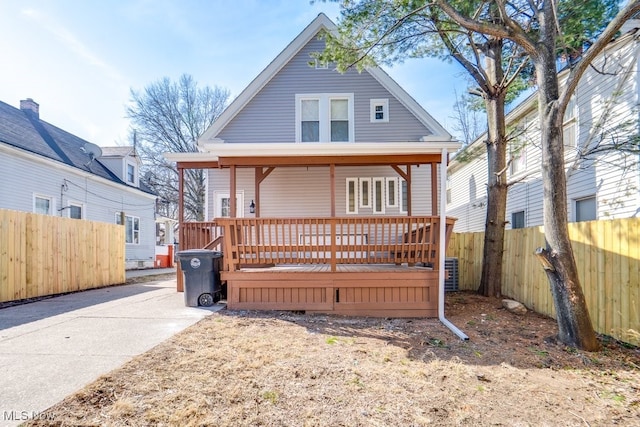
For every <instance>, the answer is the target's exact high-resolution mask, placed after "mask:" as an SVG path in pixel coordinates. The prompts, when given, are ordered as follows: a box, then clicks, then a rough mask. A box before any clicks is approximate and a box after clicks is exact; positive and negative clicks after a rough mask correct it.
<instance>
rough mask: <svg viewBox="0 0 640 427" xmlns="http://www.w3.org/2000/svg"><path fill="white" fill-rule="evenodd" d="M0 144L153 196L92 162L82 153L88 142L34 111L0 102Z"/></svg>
mask: <svg viewBox="0 0 640 427" xmlns="http://www.w3.org/2000/svg"><path fill="white" fill-rule="evenodd" d="M0 143H3V144H7V145H9V146H11V147H14V148H18V149H20V150H24V151H27V152H29V153H32V154H35V155H38V156H42V157H45V158H47V159H50V160H52V161H54V162H59V163H63V164H65V165H67V166H70V167H73V168H75V169H79V170H81V171H84V172H88V173H91V174H93V175H96V176H99V177H101V178H104V179H107V180H109V181H112V182H115V183H117V184H121V185H124V186H126V187H129V188H135V189H139V190H142V191H144V192H146V193H150V194H153V191H151V189H150V188H149V187H147V186H145V185H143V184H141V185H140V188H137V187H132V186H130V185H128V184H127V183H125V182H123V181H122V180H121V179H120V178H118V177H117V176H116V175H115V174H114V173H113V172H112V171H111V170H110V169H109V168H107V167H106V166H105V165H104V164H102V163H101V162H100V160H98V159H92V157H91V156H89V154H88V153H87V152H85V150H84V148H85V145H86V144H88V143H89V142H88V141H86V140H84V139H82V138H79V137H77V136H75V135H73V134H71V133H69V132H66V131H64V130H62V129H60V128H58V127H56V126H53V125H51V124H49V123H47V122H45V121H43V120H40V117H39V115H38V113H37V112H35V111H32V110H29V109H23V110H21V109H18V108H15V107H12V106H11V105H9V104H6V103H4V102H2V101H0Z"/></svg>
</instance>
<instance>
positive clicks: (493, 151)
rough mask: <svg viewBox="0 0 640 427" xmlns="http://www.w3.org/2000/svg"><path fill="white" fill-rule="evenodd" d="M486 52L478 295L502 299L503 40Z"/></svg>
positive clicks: (504, 202) (504, 196) (504, 188)
mask: <svg viewBox="0 0 640 427" xmlns="http://www.w3.org/2000/svg"><path fill="white" fill-rule="evenodd" d="M485 53H486V64H487V67H486V69H487V77H488V79H489V83H490V84H489V87H490V88H491V92H492V93H489V94H485V96H486V98H485V105H486V108H487V125H488V132H487V141H486V145H487V216H486V222H485V235H484V249H483V258H482V259H483V263H482V276H481V278H480V287H479V288H478V293H480V294H482V295H484V296H487V297H488V296H495V297H499V296H500V294H501V293H502V257H503V251H504V227H505V214H506V209H507V177H506V174H507V172H506V165H507V140H506V126H505V114H504V107H505V97H506V88H503V87H502V85H501V83H502V80H503V72H502V41H501V40H493V41H491V42H490V43H489V44H488V47H487V51H486V52H485Z"/></svg>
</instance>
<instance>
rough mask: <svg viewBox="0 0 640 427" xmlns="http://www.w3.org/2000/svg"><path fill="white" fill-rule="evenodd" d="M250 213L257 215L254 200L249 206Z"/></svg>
mask: <svg viewBox="0 0 640 427" xmlns="http://www.w3.org/2000/svg"><path fill="white" fill-rule="evenodd" d="M249 213H256V204H255V203H253V200H252V201H251V204H250V205H249Z"/></svg>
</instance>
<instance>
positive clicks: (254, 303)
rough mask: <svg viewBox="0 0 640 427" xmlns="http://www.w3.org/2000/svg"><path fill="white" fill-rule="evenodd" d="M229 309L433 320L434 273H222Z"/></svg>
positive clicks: (322, 268)
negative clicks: (428, 318) (300, 311)
mask: <svg viewBox="0 0 640 427" xmlns="http://www.w3.org/2000/svg"><path fill="white" fill-rule="evenodd" d="M221 278H222V280H224V281H226V282H227V289H228V291H227V292H228V293H227V307H228V308H229V309H231V310H302V311H306V312H311V313H333V314H342V315H356V316H372V317H436V316H437V305H438V273H437V271H434V270H432V269H430V268H425V267H408V266H397V265H394V264H376V265H362V264H356V265H338V266H337V269H336V271H332V269H331V266H329V265H326V264H323V265H279V266H275V267H269V268H243V269H241V270H237V271H224V272H223V273H222V277H221Z"/></svg>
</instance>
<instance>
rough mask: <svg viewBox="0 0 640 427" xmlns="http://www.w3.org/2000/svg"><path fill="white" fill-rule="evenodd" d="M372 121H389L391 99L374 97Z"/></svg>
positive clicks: (372, 101) (371, 102)
mask: <svg viewBox="0 0 640 427" xmlns="http://www.w3.org/2000/svg"><path fill="white" fill-rule="evenodd" d="M370 108H371V113H370V114H371V117H370V120H371V123H386V122H388V121H389V100H388V99H372V100H371V101H370Z"/></svg>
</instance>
